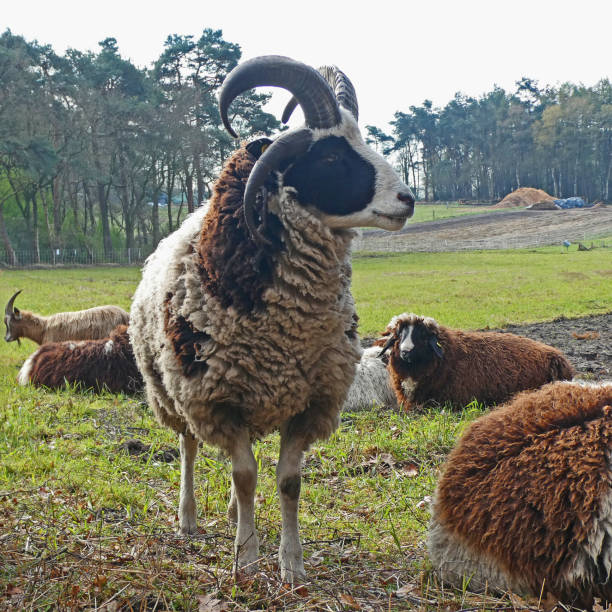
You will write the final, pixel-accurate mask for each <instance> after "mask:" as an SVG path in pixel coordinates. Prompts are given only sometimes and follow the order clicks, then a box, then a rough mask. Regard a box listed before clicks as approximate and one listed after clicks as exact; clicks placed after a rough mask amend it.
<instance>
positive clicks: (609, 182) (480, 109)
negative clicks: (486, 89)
mask: <svg viewBox="0 0 612 612" xmlns="http://www.w3.org/2000/svg"><path fill="white" fill-rule="evenodd" d="M391 125H392V126H393V132H392V134H385V133H384V132H382V131H381V130H379V129H378V128H376V127H374V126H368V128H367V129H368V133H369V140H370V142H373V143H375V144H376V145H377V146H379V147H380V148H381V149H382V150H383V151H384V152H385V153H387V154H390V153H395V155H396V156H397V160H398V164H399V167H400V169H401V172H402V174H403V178H404V180H405V181H407V182H408V183H410V184H411V185H413V186H414V187H415V188H416V190H417V192H418V194H419V197H421V198H423V199H426V200H459V199H468V200H471V199H477V200H484V201H492V200H498V199H500V198H502V197H504V196H505V195H506V194H508V193H509V192H511V191H513V190H515V189H517V188H519V187H538V188H540V189H544V190H545V191H547V192H549V193H550V194H551V195H554V196H557V197H560V198H561V197H570V196H575V195H579V196H583V197H585V198H586V199H587V200H589V201H594V200H598V199H602V200H604V201H610V198H611V188H612V85H611V83H610V81H609V80H608V79H604V80H601V81H600V82H599V83H597V85H595V86H594V87H584V86H582V85H573V84H571V83H565V84H563V85H561V86H560V87H556V88H555V87H546V88H539V87H538V84H537V83H536V82H534V81H533V80H531V79H527V78H523V79H521V81H519V82H518V83H517V89H516V91H515V92H513V93H507V92H506V91H504V90H503V89H500V88H495V89H494V90H493V91H492V92H490V93H487V94H486V95H484V96H482V97H480V98H478V99H476V98H471V97H466V96H463V95H461V94H456V95H455V98H454V99H453V100H451V101H450V102H449V103H448V104H447V105H446V106H445V107H444V108H434V107H433V105H432V103H431V102H430V101H425V102H424V103H423V104H422V105H421V106H418V107H417V106H411V107H410V110H409V111H408V112H397V113H395V118H394V120H393V121H391Z"/></svg>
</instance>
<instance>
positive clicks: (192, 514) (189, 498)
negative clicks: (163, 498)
mask: <svg viewBox="0 0 612 612" xmlns="http://www.w3.org/2000/svg"><path fill="white" fill-rule="evenodd" d="M179 446H180V451H181V490H180V497H179V532H180V533H182V534H185V535H186V534H190V533H195V532H196V529H197V512H196V500H195V494H194V492H193V468H194V465H195V460H196V455H197V454H198V440H197V438H195V437H194V436H192V435H191V434H190V433H186V434H180V443H179Z"/></svg>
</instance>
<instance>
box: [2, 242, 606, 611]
mask: <svg viewBox="0 0 612 612" xmlns="http://www.w3.org/2000/svg"><path fill="white" fill-rule="evenodd" d="M139 276H140V273H139V270H138V269H136V268H131V269H130V268H110V267H109V268H98V269H81V270H31V271H2V272H0V295H1V296H4V298H5V299H8V297H9V296H10V295H11V294H12V292H14V291H15V290H17V289H20V288H23V289H24V294H23V295H22V296H20V297H19V298H18V300H19V301H18V305H20V306H21V307H23V308H28V309H31V310H35V311H38V312H41V313H44V314H49V313H51V312H56V311H58V310H67V309H71V310H75V309H79V308H86V307H90V306H93V305H96V304H100V303H115V304H118V305H120V306H123V307H125V308H127V307H129V303H130V299H131V295H132V293H133V291H134V289H135V287H136V285H137V282H138V279H139ZM611 277H612V258H610V253H609V251H604V250H595V251H591V252H586V253H577V252H571V251H570V252H569V253H560V252H559V250H558V249H539V250H538V251H535V252H533V251H517V252H483V253H465V254H464V253H461V254H449V255H447V254H414V255H413V254H411V255H402V256H382V257H357V258H356V259H355V265H354V293H355V297H356V301H357V307H358V310H359V313H360V316H361V326H362V332H363V333H375V332H376V331H379V330H380V329H382V328H383V327H384V325H385V324H386V323H387V321H388V319H389V318H390V316H391V315H393V314H397V313H398V312H402V311H404V310H412V311H416V312H422V313H424V314H429V315H433V316H436V317H438V318H439V319H440V320H441V321H442V322H444V323H446V324H450V325H457V326H462V327H469V328H475V327H482V326H484V325H491V326H493V325H499V324H502V323H504V322H510V321H512V322H516V323H521V322H527V321H533V320H540V319H551V318H553V317H555V316H558V315H560V314H564V315H567V316H578V315H581V314H589V313H599V312H602V311H605V310H609V309H610V304H611V303H612V300H611V298H612V293H611V291H612V289H611V285H612V283H611V282H610V281H611ZM34 349H35V345H33V344H32V343H31V342H29V341H24V342H23V343H22V345H21V347H20V346H18V345H17V343H12V344H10V345H9V344H5V343H3V345H2V348H1V349H0V351H1V352H0V457H1V459H0V553H1V554H0V610H14V609H35V610H52V609H62V610H68V609H92V610H94V609H99V608H100V609H106V610H111V609H117V610H118V609H121V610H130V609H132V610H194V611H195V610H198V608H199V607H201V608H202V609H204V610H206V609H211V610H223V609H227V610H258V609H259V610H273V609H278V610H280V609H291V610H349V609H374V610H414V609H420V610H447V609H448V610H458V609H460V608H470V609H474V610H484V609H494V608H498V607H500V606H501V607H505V608H506V609H512V606H513V605H516V600H513V602H510V600H508V599H500V600H498V599H495V598H491V597H484V596H472V595H469V594H467V593H461V592H453V591H448V590H442V589H440V587H439V586H438V585H437V584H436V583H435V581H434V580H433V579H432V577H431V576H430V573H429V568H428V562H427V558H426V554H425V551H424V534H425V530H426V525H427V521H428V516H429V514H428V508H427V503H426V502H425V501H424V500H426V499H427V497H428V496H431V495H432V493H433V491H434V488H435V483H436V480H437V478H438V475H439V469H440V466H441V464H442V462H443V461H444V458H445V457H446V455H447V453H448V452H449V450H450V449H451V448H452V446H453V444H454V441H455V439H456V437H457V435H458V434H459V433H460V432H461V430H462V429H463V428H464V427H465V426H466V425H467V424H468V423H470V422H471V421H472V420H473V419H475V418H476V417H478V416H479V415H480V414H482V412H483V410H484V407H482V406H476V405H473V406H468V407H466V408H465V409H464V410H463V411H462V412H459V413H452V412H450V411H448V410H429V411H426V412H419V413H413V414H404V413H393V412H384V411H380V410H372V411H369V412H364V413H359V414H347V415H344V420H343V423H342V425H341V427H340V429H339V430H338V432H337V433H336V434H335V435H334V436H333V437H332V438H331V439H330V440H328V441H327V442H324V443H320V444H316V445H315V446H313V448H312V449H310V451H309V452H308V453H307V455H306V457H305V462H304V472H303V473H304V484H303V488H302V500H301V505H300V524H301V531H302V539H303V541H304V542H305V544H304V550H305V558H306V569H307V572H308V576H309V582H308V583H307V584H306V585H304V586H303V587H301V588H299V589H294V590H292V589H289V588H286V587H284V586H283V585H281V584H280V583H279V582H278V568H277V566H276V549H277V547H278V541H279V527H280V513H279V509H278V503H277V496H276V490H275V487H276V485H275V473H274V466H275V461H276V457H277V453H278V436H270V437H268V438H266V439H264V440H263V441H261V442H258V443H257V444H256V445H255V455H256V458H257V460H258V463H259V466H260V467H259V483H258V495H257V507H256V520H257V525H258V528H259V531H260V539H261V553H262V560H261V564H260V566H261V569H262V572H261V573H260V574H259V575H258V576H257V577H256V578H255V579H252V580H242V581H238V582H237V581H236V580H235V579H234V578H233V575H232V564H233V555H232V540H233V528H232V526H231V525H230V524H229V523H228V521H227V519H226V517H225V511H226V507H227V501H228V497H229V481H230V468H229V464H228V462H227V461H226V460H225V459H223V458H222V457H220V456H219V455H218V453H217V451H216V450H215V449H213V448H211V447H208V446H204V447H203V448H202V449H201V450H200V453H199V459H198V462H197V466H196V468H197V473H196V495H197V499H198V504H199V527H200V533H199V535H198V536H197V537H195V538H181V537H178V536H176V535H175V531H176V527H177V516H176V508H177V498H178V483H179V472H180V466H179V462H178V460H176V459H174V460H173V459H172V455H169V456H167V457H160V451H168V450H176V448H177V441H176V438H175V436H174V434H173V433H172V432H171V431H170V430H168V429H165V428H162V427H160V426H159V425H157V424H156V422H155V421H154V419H153V418H152V415H151V413H150V411H149V409H148V407H147V406H146V404H145V402H144V401H143V398H140V397H135V398H134V397H132V398H130V397H124V396H120V395H117V396H115V395H111V394H106V395H92V394H86V393H80V392H77V391H75V390H71V389H68V390H65V391H61V392H48V391H45V390H41V389H33V388H23V387H18V386H16V384H15V376H16V374H17V369H18V367H19V366H20V365H21V363H23V360H24V359H25V358H26V356H27V355H28V354H29V353H30V352H32V351H33V350H34ZM132 439H136V440H138V441H140V443H141V444H142V445H143V446H142V449H143V451H142V452H139V453H138V454H129V453H128V452H127V451H126V448H125V443H126V442H127V441H128V440H132ZM162 459H169V460H162ZM207 596H208V597H211V598H214V599H218V600H221V602H223V603H222V604H219V605H218V606H217V607H216V608H215V607H211V606H212V604H210V600H206V599H205V598H206V597H207ZM207 602H208V603H207ZM209 604H210V606H209V607H208V608H207V607H206V606H207V605H209ZM531 605H534V606H535V604H533V602H531ZM105 606H106V607H105ZM359 606H361V608H360V607H359ZM368 606H369V608H368ZM519 607H520V606H519Z"/></svg>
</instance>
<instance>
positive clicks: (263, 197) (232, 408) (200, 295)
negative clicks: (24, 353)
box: [130, 56, 414, 582]
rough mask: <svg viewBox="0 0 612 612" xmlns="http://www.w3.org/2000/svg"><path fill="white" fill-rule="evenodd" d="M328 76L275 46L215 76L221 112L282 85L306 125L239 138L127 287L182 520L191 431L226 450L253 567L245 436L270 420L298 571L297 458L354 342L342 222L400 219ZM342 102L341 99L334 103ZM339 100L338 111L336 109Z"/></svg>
mask: <svg viewBox="0 0 612 612" xmlns="http://www.w3.org/2000/svg"><path fill="white" fill-rule="evenodd" d="M326 72H327V74H328V75H335V77H334V79H331V80H332V85H331V86H330V84H328V82H327V80H326V79H325V78H323V76H322V75H321V74H320V73H319V72H317V71H316V70H314V69H313V68H311V67H309V66H306V65H305V64H301V63H299V62H296V61H294V60H291V59H289V58H285V57H281V56H264V57H258V58H254V59H251V60H249V61H246V62H244V63H243V64H241V65H239V66H238V67H236V68H235V69H234V70H233V71H232V72H231V73H230V74H229V75H228V77H227V79H226V80H225V82H224V83H223V86H222V89H221V92H220V96H219V106H220V112H221V117H222V119H223V123H224V125H225V126H226V128H227V129H228V130H229V131H230V133H231V134H232V135H234V136H235V134H234V132H233V130H232V128H231V127H230V124H229V121H228V118H227V111H228V107H229V105H230V104H231V102H232V101H233V100H234V99H235V98H236V97H237V96H238V95H239V94H240V93H241V92H243V91H245V90H247V89H250V88H252V87H257V86H263V85H265V86H278V87H283V88H285V89H288V90H289V91H290V92H291V93H292V94H293V95H294V96H295V97H296V99H297V100H298V101H299V104H300V106H301V107H302V109H303V111H304V117H305V122H306V125H305V127H302V128H297V129H293V130H289V131H287V132H284V133H283V134H282V135H281V136H279V137H278V138H277V139H276V140H274V141H271V140H269V139H260V140H257V141H254V142H252V143H250V144H248V145H246V146H242V147H241V148H240V149H238V151H236V152H235V153H234V154H233V155H232V156H231V157H230V159H229V160H228V161H227V162H226V163H225V166H224V167H223V169H222V171H221V174H220V176H219V178H218V179H217V181H216V182H215V185H214V188H213V195H212V197H211V199H210V203H209V205H208V207H202V208H201V209H200V210H198V211H196V212H195V213H194V214H193V215H192V216H191V217H189V218H188V219H187V220H186V221H185V222H184V224H183V225H182V226H181V227H180V228H179V229H178V230H177V231H176V232H175V233H174V234H172V235H171V236H169V237H168V238H166V239H165V240H164V241H163V242H162V243H161V244H160V245H159V247H158V249H157V251H156V252H155V253H154V254H153V255H152V256H151V257H150V258H149V259H148V261H147V263H146V265H145V267H144V270H143V277H142V281H141V283H140V285H139V286H138V289H137V290H136V293H135V296H134V301H133V304H132V310H131V318H130V337H131V339H132V345H133V347H134V354H135V357H136V361H137V363H138V366H139V369H140V371H141V372H142V375H143V378H144V380H145V386H146V391H147V397H148V400H149V403H150V405H151V406H152V407H153V409H154V411H155V413H156V415H157V417H158V419H159V420H160V421H161V422H162V423H163V424H165V425H168V426H170V427H172V428H173V429H175V430H176V431H177V432H178V433H179V434H180V449H181V488H180V501H179V527H180V531H181V532H182V533H194V532H195V530H196V503H195V497H194V492H193V466H194V461H195V457H196V452H197V448H198V439H201V440H204V441H206V442H209V443H211V444H214V445H216V446H217V447H220V448H221V449H223V450H224V451H226V452H227V454H228V455H229V457H230V458H231V462H232V500H230V508H235V507H237V521H238V525H237V533H236V539H235V552H236V560H237V566H238V567H239V568H242V569H244V570H246V571H253V570H255V568H256V561H257V558H258V539H257V534H256V530H255V522H254V494H255V487H256V481H257V463H256V461H255V458H254V456H253V452H252V450H251V443H252V441H253V440H254V439H256V438H259V437H261V436H264V435H266V434H268V433H270V432H272V431H274V430H280V437H281V442H280V456H279V460H278V465H277V468H276V476H277V483H278V492H279V497H280V504H281V515H282V532H281V538H280V548H279V565H280V569H281V576H282V579H283V580H285V581H289V582H294V581H296V580H300V579H302V578H303V577H304V575H305V574H304V566H303V555H302V546H301V544H300V540H299V534H298V517H297V510H298V499H299V495H300V482H301V476H300V469H301V468H300V466H301V461H302V455H303V453H304V451H305V450H306V449H307V448H308V447H309V445H310V444H311V443H312V442H313V441H315V440H317V439H321V438H327V437H328V436H329V435H330V434H331V433H332V432H333V431H334V430H335V429H336V427H337V425H338V416H339V412H340V410H341V407H342V404H343V402H344V399H345V397H346V393H347V390H348V388H349V386H350V384H351V382H352V380H353V376H354V374H355V365H356V363H357V362H358V361H359V357H360V354H361V350H360V347H359V342H358V339H357V334H356V323H355V321H356V314H355V305H354V302H353V298H352V296H351V293H350V282H351V261H350V246H351V240H352V238H353V235H354V230H352V229H351V228H353V227H360V226H364V225H372V226H376V227H380V228H383V229H388V230H398V229H400V228H401V227H402V226H403V225H404V222H405V221H406V219H407V218H408V217H410V216H411V215H412V213H413V210H414V197H413V195H412V193H411V192H410V190H409V189H408V187H407V186H406V185H405V184H404V183H402V181H401V180H400V179H399V177H398V176H397V174H396V173H395V171H394V170H393V169H392V167H391V166H390V165H389V163H388V162H387V161H386V160H385V159H384V158H383V157H381V156H379V155H378V154H377V153H375V152H374V151H373V150H372V149H370V148H369V147H368V146H367V145H366V144H365V143H364V141H363V139H362V136H361V134H360V132H359V128H358V126H357V102H356V99H354V98H351V99H350V100H349V101H348V102H347V101H346V98H342V99H341V100H337V99H336V94H335V92H336V91H340V90H341V91H343V92H346V91H347V90H348V91H352V87H349V85H350V83H349V82H348V80H347V79H346V77H345V76H344V75H342V74H341V73H340V72H339V71H337V70H335V69H330V70H329V71H326ZM343 100H344V101H343ZM347 109H348V110H347Z"/></svg>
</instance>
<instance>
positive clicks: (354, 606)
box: [340, 593, 361, 610]
mask: <svg viewBox="0 0 612 612" xmlns="http://www.w3.org/2000/svg"><path fill="white" fill-rule="evenodd" d="M340 600H341V601H342V603H343V604H344V605H345V606H348V607H349V608H351V610H361V606H360V605H359V603H358V602H357V600H356V599H355V598H354V597H353V596H352V595H349V594H348V593H340Z"/></svg>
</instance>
